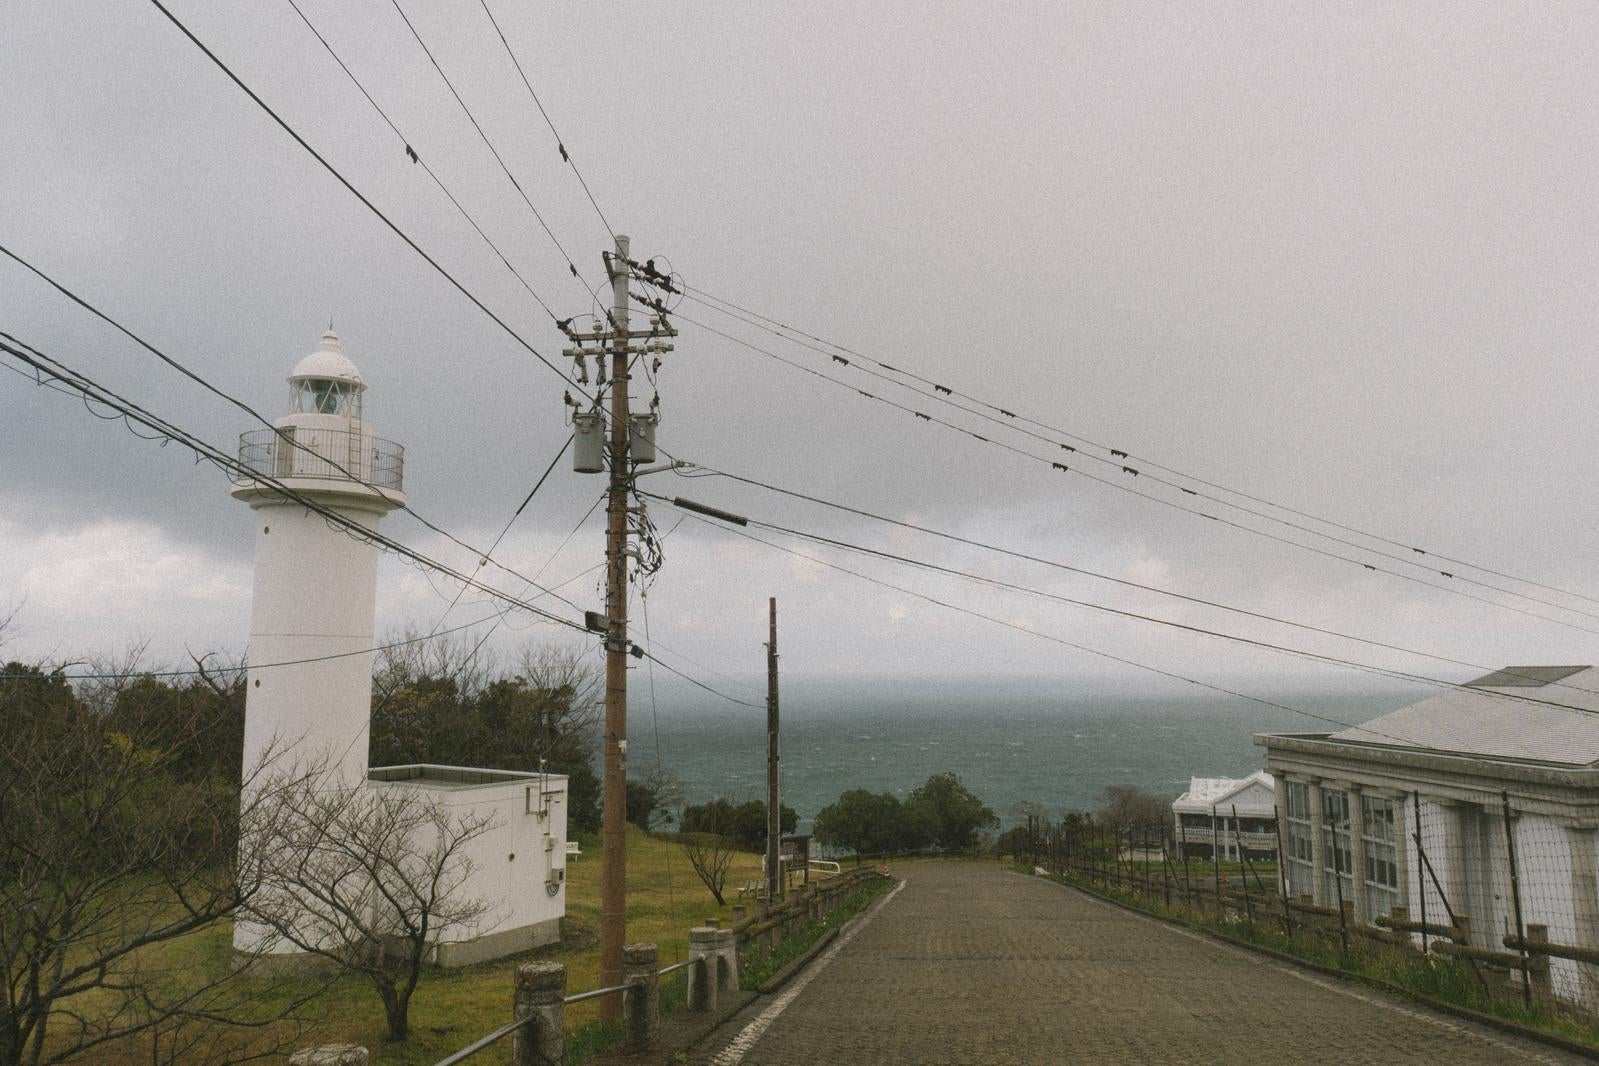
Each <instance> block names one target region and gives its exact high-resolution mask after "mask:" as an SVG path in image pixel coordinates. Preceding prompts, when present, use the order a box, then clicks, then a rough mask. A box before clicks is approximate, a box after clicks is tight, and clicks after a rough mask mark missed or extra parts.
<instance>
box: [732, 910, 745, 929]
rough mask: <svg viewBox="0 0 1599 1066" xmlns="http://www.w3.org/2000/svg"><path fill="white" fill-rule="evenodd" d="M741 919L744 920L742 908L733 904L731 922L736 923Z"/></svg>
mask: <svg viewBox="0 0 1599 1066" xmlns="http://www.w3.org/2000/svg"><path fill="white" fill-rule="evenodd" d="M743 920H744V908H743V907H740V906H734V908H733V924H734V925H737V924H738V923H739V922H742V921H743Z"/></svg>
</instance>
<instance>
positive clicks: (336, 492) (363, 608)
mask: <svg viewBox="0 0 1599 1066" xmlns="http://www.w3.org/2000/svg"><path fill="white" fill-rule="evenodd" d="M365 392H366V383H365V381H363V380H362V377H361V374H360V372H359V371H358V370H357V369H356V368H355V364H354V363H352V362H351V361H350V359H349V358H348V357H347V356H346V355H345V354H344V350H343V346H342V345H341V344H340V343H339V339H338V337H337V336H335V335H334V334H333V333H332V332H331V331H330V332H328V333H326V334H324V335H323V337H322V341H321V343H320V344H319V345H318V347H317V349H316V350H315V351H313V352H312V353H311V354H309V355H307V356H306V357H305V358H304V359H302V360H300V362H299V363H298V364H297V365H296V366H295V368H294V371H293V372H292V373H291V374H290V375H289V412H288V414H286V415H284V416H283V417H282V418H279V419H277V421H276V422H274V423H273V426H272V428H270V429H260V430H253V431H251V432H247V433H245V434H244V435H243V436H242V437H241V438H240V441H239V459H240V462H241V464H242V465H243V467H244V469H245V471H247V473H244V474H242V475H241V476H240V477H239V478H237V479H236V480H235V481H234V482H233V488H232V493H233V496H234V498H235V499H238V500H241V501H243V502H245V503H247V504H249V506H250V509H251V511H252V512H253V518H254V520H255V584H254V594H253V599H252V603H251V614H250V650H249V671H248V675H247V682H246V683H247V686H248V687H247V689H246V693H247V694H246V700H245V726H244V774H245V780H246V782H247V784H246V788H247V789H248V788H251V787H256V786H255V785H254V784H252V783H259V782H270V781H271V780H272V779H273V776H274V772H275V768H282V769H292V768H293V767H307V766H309V767H315V768H316V772H317V773H318V774H319V775H320V779H319V781H318V787H320V788H323V789H384V790H389V789H410V790H414V791H415V792H417V793H418V794H420V795H422V796H425V797H426V798H428V799H429V800H432V801H436V802H438V803H439V804H441V805H443V806H444V807H446V808H449V809H454V810H456V811H460V812H463V813H471V814H472V815H474V816H477V817H486V818H488V819H490V820H491V821H492V823H493V826H492V828H491V829H490V830H489V831H488V832H486V833H484V834H483V835H481V836H479V837H477V838H476V839H475V840H473V841H471V846H470V848H469V849H467V851H465V852H464V853H463V854H462V855H461V856H460V862H461V863H462V865H461V868H460V870H459V871H457V872H458V873H459V874H460V878H459V880H460V882H461V883H460V885H459V888H458V889H457V891H459V892H460V893H461V894H463V895H465V896H469V897H471V898H473V899H475V900H478V901H481V902H482V903H483V904H484V905H485V910H484V913H483V916H482V918H481V920H479V921H478V922H477V923H476V924H475V925H474V926H472V927H471V928H468V929H461V930H454V931H452V932H451V933H450V934H448V936H449V941H448V942H443V943H437V944H435V945H434V950H433V958H434V960H435V961H436V962H438V963H439V964H440V965H445V966H453V965H464V964H467V963H471V962H477V961H480V960H483V959H488V958H494V957H496V956H500V955H506V954H510V953H512V952H516V951H524V950H527V949H529V948H533V947H537V946H539V945H541V944H545V943H549V942H551V941H553V940H556V939H558V938H559V935H560V920H561V917H562V916H563V915H564V914H565V913H566V854H567V852H566V778H565V777H563V776H560V775H555V774H542V773H517V772H511V771H506V770H488V769H479V768H472V767H457V766H434V765H425V764H424V765H414V766H387V767H377V768H370V767H369V766H368V733H369V728H370V723H371V712H372V657H373V652H374V644H375V640H374V620H375V617H376V596H377V563H378V555H379V548H378V546H377V545H376V544H374V543H373V542H372V541H371V540H369V539H367V538H365V537H364V536H363V535H362V534H361V531H362V530H371V531H373V532H375V531H376V530H377V528H378V523H379V521H380V520H381V519H382V517H383V516H384V515H385V514H387V513H388V512H389V511H391V510H394V509H396V508H399V507H404V506H405V485H404V477H405V449H404V448H402V447H401V446H400V445H398V444H395V443H394V442H392V441H388V440H384V439H382V438H380V437H378V436H376V435H375V434H374V432H373V429H372V426H371V424H370V423H368V422H367V421H366V420H365V417H364V411H363V407H364V395H365ZM290 493H292V494H293V495H292V496H291V495H289V494H290ZM262 839H264V838H263V837H262V836H261V835H259V834H257V835H254V836H252V837H251V838H250V840H251V843H250V844H248V845H241V848H242V847H245V846H272V844H271V841H270V834H268V837H267V838H265V839H267V841H268V842H267V843H265V844H261V843H260V841H261V840H262ZM240 860H241V864H243V863H245V862H247V861H248V860H249V856H248V855H243V854H241V856H240ZM452 880H454V879H452ZM233 944H234V950H235V951H236V952H240V953H244V954H249V955H255V956H269V957H289V956H293V955H295V954H297V952H295V951H294V950H293V948H292V946H291V945H289V944H287V942H286V941H284V940H283V939H282V938H281V937H277V936H275V935H273V934H272V932H271V931H270V930H269V929H267V928H266V927H264V926H262V925H258V924H254V923H252V922H249V921H246V920H241V921H239V922H238V923H236V925H235V928H234V938H233Z"/></svg>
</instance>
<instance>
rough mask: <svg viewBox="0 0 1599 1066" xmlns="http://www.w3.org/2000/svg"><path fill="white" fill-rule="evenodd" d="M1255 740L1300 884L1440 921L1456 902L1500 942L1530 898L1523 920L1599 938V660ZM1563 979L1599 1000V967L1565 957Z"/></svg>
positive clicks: (1591, 1001)
mask: <svg viewBox="0 0 1599 1066" xmlns="http://www.w3.org/2000/svg"><path fill="white" fill-rule="evenodd" d="M1255 742H1256V743H1257V744H1261V745H1262V746H1264V747H1265V749H1266V762H1267V765H1268V766H1269V767H1270V768H1271V771H1272V773H1273V774H1274V776H1275V777H1276V779H1277V803H1278V806H1279V807H1280V808H1281V809H1282V810H1283V812H1284V819H1283V836H1284V841H1283V843H1284V849H1285V851H1286V852H1287V856H1286V864H1285V865H1286V874H1287V878H1288V882H1289V886H1290V891H1291V892H1293V893H1295V894H1296V895H1309V896H1311V897H1312V898H1313V899H1314V901H1315V902H1316V903H1319V904H1323V905H1335V904H1336V903H1337V901H1338V898H1339V896H1340V894H1341V897H1342V898H1343V899H1344V900H1346V901H1349V902H1351V903H1352V904H1353V906H1354V911H1355V914H1356V915H1357V916H1358V917H1359V918H1360V919H1361V920H1363V921H1367V922H1370V921H1371V920H1372V919H1374V918H1375V917H1377V916H1378V915H1382V914H1387V913H1389V911H1391V910H1392V908H1393V907H1395V906H1402V907H1405V908H1406V909H1407V911H1408V913H1409V916H1410V917H1411V918H1412V919H1415V918H1419V917H1420V916H1421V914H1422V912H1423V911H1425V912H1426V915H1427V920H1428V921H1430V922H1435V923H1437V924H1447V922H1448V917H1447V915H1448V913H1449V912H1450V911H1453V912H1454V913H1455V914H1456V915H1464V916H1466V917H1467V918H1468V920H1469V923H1470V928H1471V942H1472V943H1473V945H1474V946H1477V947H1483V948H1492V949H1496V950H1500V951H1503V950H1505V946H1504V943H1503V938H1504V936H1505V935H1506V934H1507V933H1514V932H1515V931H1516V928H1517V915H1516V902H1517V897H1518V896H1519V899H1520V911H1521V915H1520V921H1521V923H1522V925H1523V927H1525V926H1528V925H1533V924H1538V925H1544V926H1547V928H1548V937H1549V940H1550V941H1552V942H1554V943H1557V944H1569V945H1576V946H1580V947H1587V948H1596V947H1599V854H1596V848H1595V834H1596V831H1599V669H1595V668H1593V667H1588V666H1511V667H1506V668H1505V669H1503V670H1498V671H1495V672H1494V673H1492V674H1489V675H1487V676H1485V677H1482V678H1478V679H1477V680H1475V681H1472V682H1470V683H1468V684H1467V685H1465V686H1463V687H1459V688H1452V689H1448V690H1445V691H1444V692H1442V693H1440V694H1439V695H1436V696H1432V697H1429V698H1427V699H1424V700H1421V701H1420V702H1418V703H1413V704H1410V705H1408V706H1406V707H1401V708H1399V709H1398V710H1396V711H1393V712H1391V713H1389V714H1386V715H1383V716H1382V717H1380V718H1376V719H1373V720H1372V721H1370V722H1367V723H1365V724H1364V725H1361V726H1358V727H1354V728H1349V729H1343V730H1339V731H1338V732H1335V733H1275V734H1262V735H1260V736H1257V737H1256V738H1255ZM1507 802H1508V805H1509V808H1510V817H1509V819H1508V820H1509V823H1510V824H1509V826H1508V827H1507V826H1506V818H1505V806H1506V803H1507ZM1507 828H1508V832H1507ZM1418 836H1419V838H1420V844H1421V847H1420V849H1419V851H1420V854H1418V849H1417V847H1416V840H1417V838H1418ZM1512 844H1513V845H1514V853H1515V863H1516V873H1517V876H1516V879H1515V882H1516V883H1515V885H1514V886H1512V879H1511V875H1510V870H1511V845H1512ZM1423 855H1424V856H1425V858H1423ZM1446 901H1447V904H1448V906H1447V908H1446V906H1445V902H1446ZM1551 980H1552V982H1553V985H1554V989H1555V993H1556V994H1557V995H1559V996H1562V997H1564V998H1566V999H1569V1000H1572V1001H1575V1002H1581V1003H1582V1004H1584V1005H1585V1006H1586V1007H1587V1008H1588V1009H1590V1010H1599V966H1592V965H1587V964H1581V963H1577V962H1573V961H1570V960H1567V959H1553V960H1551Z"/></svg>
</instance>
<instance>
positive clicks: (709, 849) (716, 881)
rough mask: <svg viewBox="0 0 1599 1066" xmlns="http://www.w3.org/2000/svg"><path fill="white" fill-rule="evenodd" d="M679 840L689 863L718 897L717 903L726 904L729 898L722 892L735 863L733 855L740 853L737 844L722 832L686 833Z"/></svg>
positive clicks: (719, 904) (712, 893) (718, 904)
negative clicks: (730, 868) (729, 870)
mask: <svg viewBox="0 0 1599 1066" xmlns="http://www.w3.org/2000/svg"><path fill="white" fill-rule="evenodd" d="M679 840H680V843H681V844H682V847H683V854H684V855H685V856H687V857H688V864H689V865H690V866H692V867H694V872H695V873H696V874H698V875H699V879H700V881H701V882H703V883H704V885H705V887H706V888H708V889H710V890H711V895H713V896H715V897H716V905H717V906H718V907H720V906H723V905H725V904H726V903H727V900H726V899H724V898H723V896H722V892H723V889H724V888H726V886H727V871H728V869H729V867H731V866H732V865H733V856H734V855H736V854H738V848H737V846H736V845H735V844H734V843H733V841H732V840H731V839H730V838H728V837H725V836H723V835H722V834H720V833H684V834H683V835H682V837H680V838H679Z"/></svg>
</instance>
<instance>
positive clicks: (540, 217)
mask: <svg viewBox="0 0 1599 1066" xmlns="http://www.w3.org/2000/svg"><path fill="white" fill-rule="evenodd" d="M389 2H390V3H391V4H393V5H394V10H395V11H397V12H398V13H399V15H400V18H401V20H403V21H404V22H405V28H406V29H408V30H410V31H411V36H412V37H414V38H416V43H417V44H418V45H420V46H421V48H422V52H423V54H425V55H426V56H427V57H428V62H429V63H431V64H433V69H434V70H436V71H438V73H439V77H440V78H442V79H443V80H444V84H445V86H446V87H447V88H448V89H449V90H450V95H451V96H453V97H455V102H456V103H458V104H460V105H461V110H462V111H463V112H464V113H465V114H466V117H467V121H469V122H471V123H472V128H473V129H475V130H477V135H478V136H479V137H480V138H482V140H483V143H484V145H486V146H487V147H488V150H489V152H490V154H492V155H493V156H494V161H495V162H496V163H498V164H500V170H501V171H502V172H503V173H504V174H505V177H506V179H507V180H508V181H510V183H511V185H512V187H513V188H515V189H516V191H517V195H519V196H521V197H522V202H523V203H524V204H526V205H527V209H528V210H529V211H531V212H533V217H534V218H535V219H537V220H538V223H539V226H540V227H542V228H543V230H544V233H545V235H546V236H548V237H549V238H550V241H551V243H553V244H554V245H555V247H556V249H557V250H559V251H560V253H561V258H563V259H565V260H566V267H567V269H568V270H570V271H571V272H572V276H573V277H574V278H577V279H578V281H579V282H580V283H582V284H584V285H585V286H586V285H587V282H584V281H583V276H582V275H581V274H579V273H578V270H577V264H576V263H574V262H572V257H571V256H570V255H568V254H567V252H566V248H565V247H563V246H562V244H561V241H560V238H558V237H557V236H556V235H555V231H554V230H552V229H550V226H549V223H547V222H545V221H544V216H543V215H541V214H539V209H538V208H536V207H534V206H533V201H532V200H531V199H530V198H529V197H528V195H527V191H526V190H524V189H523V188H522V183H521V182H519V181H517V180H516V175H514V174H512V173H511V168H510V167H509V166H507V165H506V163H505V158H504V157H503V156H501V155H500V150H499V149H498V148H496V147H494V142H493V141H492V140H490V139H489V135H488V134H487V133H486V132H484V130H483V126H482V124H481V123H479V122H478V120H477V116H476V115H474V114H472V109H471V108H470V107H468V106H467V103H466V101H465V100H464V99H462V97H461V94H460V92H459V91H458V90H457V89H456V87H455V83H454V82H452V81H451V80H450V76H449V75H448V74H446V73H444V68H443V67H442V66H440V65H439V61H438V58H437V57H436V56H435V55H434V54H433V49H431V48H429V47H428V44H427V42H426V41H424V40H423V39H422V34H421V33H419V32H418V31H417V28H416V26H415V24H414V23H412V22H411V18H410V16H409V15H407V14H406V13H405V9H404V8H403V7H401V6H400V0H389ZM593 294H594V293H593V289H592V288H590V289H589V295H590V296H592V295H593ZM546 310H547V309H546ZM552 317H553V316H552Z"/></svg>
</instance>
